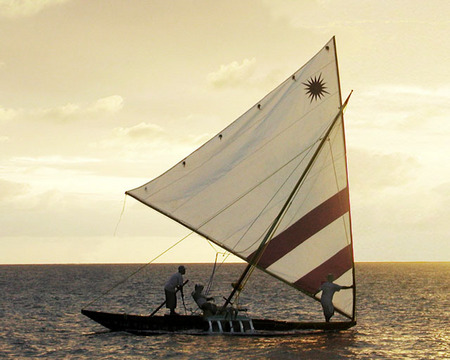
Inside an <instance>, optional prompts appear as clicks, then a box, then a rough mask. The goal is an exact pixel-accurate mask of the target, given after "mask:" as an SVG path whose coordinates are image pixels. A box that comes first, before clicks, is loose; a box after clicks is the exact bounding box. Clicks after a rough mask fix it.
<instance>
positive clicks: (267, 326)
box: [81, 310, 356, 335]
mask: <svg viewBox="0 0 450 360" xmlns="http://www.w3.org/2000/svg"><path fill="white" fill-rule="evenodd" d="M81 313H82V314H83V315H86V316H87V317H89V318H90V319H92V320H94V321H96V322H98V323H99V324H101V325H103V326H104V327H106V328H108V329H110V330H112V331H127V332H131V333H136V334H144V335H150V334H160V333H168V332H183V333H192V334H198V335H199V334H204V335H206V334H209V333H211V331H210V330H211V323H210V322H208V320H207V319H205V318H203V317H202V316H199V315H178V316H169V315H165V316H156V315H155V316H145V315H130V314H115V313H106V312H100V311H91V310H81ZM251 321H252V326H253V328H252V329H249V328H248V327H246V328H244V329H241V331H239V330H237V331H233V330H232V329H231V328H230V327H231V326H233V321H228V320H227V321H222V324H223V326H222V327H223V329H222V331H221V332H220V333H224V334H231V333H232V334H237V335H262V334H273V335H276V334H282V333H285V334H289V333H293V332H296V331H313V330H346V329H349V328H351V327H352V326H355V325H356V322H354V321H348V322H329V323H324V322H289V321H278V320H269V319H251ZM234 326H235V328H236V329H239V327H238V326H239V325H237V324H234Z"/></svg>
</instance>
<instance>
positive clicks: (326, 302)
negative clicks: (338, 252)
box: [319, 274, 353, 322]
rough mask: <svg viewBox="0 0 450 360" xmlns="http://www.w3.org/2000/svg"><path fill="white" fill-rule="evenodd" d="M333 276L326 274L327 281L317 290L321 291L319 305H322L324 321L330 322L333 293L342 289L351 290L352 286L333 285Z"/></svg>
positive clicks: (332, 312) (332, 313)
mask: <svg viewBox="0 0 450 360" xmlns="http://www.w3.org/2000/svg"><path fill="white" fill-rule="evenodd" d="M333 280H334V276H333V274H328V276H327V281H326V282H324V283H323V284H322V285H321V286H320V289H319V290H322V296H321V297H320V303H321V304H322V309H323V314H324V315H325V321H326V322H330V319H331V317H332V316H333V315H334V305H333V296H334V293H335V292H337V291H340V290H342V289H351V288H352V287H353V286H340V285H337V284H334V283H333Z"/></svg>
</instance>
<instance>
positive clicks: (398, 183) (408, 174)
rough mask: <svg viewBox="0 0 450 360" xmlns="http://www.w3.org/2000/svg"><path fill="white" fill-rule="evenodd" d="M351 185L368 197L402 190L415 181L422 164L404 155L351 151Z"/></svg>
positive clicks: (361, 150)
mask: <svg viewBox="0 0 450 360" xmlns="http://www.w3.org/2000/svg"><path fill="white" fill-rule="evenodd" d="M348 156H349V174H350V175H349V176H350V185H351V186H352V188H353V189H354V190H355V192H358V193H359V194H361V196H363V197H366V196H368V195H369V194H370V193H371V194H374V195H375V196H377V195H376V194H379V191H380V190H385V189H389V188H401V187H403V186H405V185H406V184H409V183H411V182H412V181H413V180H414V177H413V176H412V175H413V174H415V173H417V172H420V168H421V164H420V163H419V161H418V160H417V159H416V158H414V157H412V156H409V155H406V154H402V153H390V154H373V153H371V152H370V151H367V150H364V149H354V148H352V149H349V155H348Z"/></svg>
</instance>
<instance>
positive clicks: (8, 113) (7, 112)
mask: <svg viewBox="0 0 450 360" xmlns="http://www.w3.org/2000/svg"><path fill="white" fill-rule="evenodd" d="M18 114H19V111H18V110H14V109H5V108H2V107H0V123H1V122H3V121H10V120H12V119H14V118H15V117H16V116H17V115H18Z"/></svg>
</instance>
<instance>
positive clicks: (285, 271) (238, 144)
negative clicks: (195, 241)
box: [127, 38, 354, 318]
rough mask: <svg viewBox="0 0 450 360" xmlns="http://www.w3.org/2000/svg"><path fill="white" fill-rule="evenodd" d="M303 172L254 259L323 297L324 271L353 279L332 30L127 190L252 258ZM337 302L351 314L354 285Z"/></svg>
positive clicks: (342, 279)
mask: <svg viewBox="0 0 450 360" xmlns="http://www.w3.org/2000/svg"><path fill="white" fill-rule="evenodd" d="M334 120H336V122H335V125H334V126H333V127H332V128H331V129H330V126H331V124H332V123H333V121H334ZM327 131H330V132H329V135H328V136H327V138H326V139H325V141H324V142H322V138H323V136H324V134H326V133H327ZM321 143H323V146H322V147H321V148H320V149H318V147H319V146H320V144H321ZM315 155H316V157H315V158H314V159H313V156H315ZM308 164H310V165H311V166H310V167H308ZM302 176H303V177H304V181H303V182H302V183H301V186H300V188H299V190H298V191H297V192H296V194H295V196H294V198H293V200H292V202H291V204H290V206H289V207H288V209H287V211H286V212H285V213H284V215H283V217H282V219H281V221H280V222H279V224H278V225H277V228H276V231H275V233H274V236H273V237H272V239H271V240H270V241H269V242H268V244H267V247H266V248H265V250H264V252H263V254H262V256H261V258H259V259H257V264H256V265H257V266H258V267H259V268H261V269H263V270H264V271H266V272H267V273H269V274H271V275H273V276H275V277H276V278H278V279H280V280H282V281H285V282H287V283H289V284H290V285H292V286H294V287H296V288H298V289H299V290H301V291H303V292H305V293H307V294H308V295H310V296H312V297H320V293H317V292H318V289H319V287H320V285H321V282H322V281H324V280H325V278H326V276H327V275H328V274H329V273H332V274H333V275H334V277H335V278H336V282H337V283H338V284H342V285H352V284H353V281H354V276H353V250H352V239H351V226H350V212H349V211H350V210H349V194H348V182H347V166H346V155H345V140H344V130H343V119H342V104H341V94H340V86H339V76H338V70H337V59H336V50H335V41H334V38H333V39H331V40H330V41H329V42H328V43H327V44H326V46H325V47H324V48H323V49H322V50H320V51H319V52H318V53H317V54H316V56H314V57H313V58H312V59H311V60H310V61H309V62H308V63H307V64H305V65H304V66H303V67H302V68H300V69H299V70H298V71H297V72H295V74H293V75H292V76H291V77H289V78H288V79H287V80H286V81H284V82H283V83H282V84H281V85H280V86H278V87H277V88H276V89H275V90H273V91H272V92H271V93H269V94H268V95H267V96H266V97H264V98H263V99H262V100H261V101H260V102H259V103H258V104H256V105H255V106H253V107H252V108H251V109H250V110H248V111H247V112H246V113H245V114H243V115H242V116H241V117H239V118H238V119H237V120H236V121H234V122H233V123H231V125H229V126H228V127H227V128H226V129H224V130H223V131H222V132H220V133H219V134H217V136H215V137H214V138H212V139H211V140H210V141H208V142H207V143H206V144H204V145H203V146H202V147H200V148H199V149H197V150H196V151H194V152H193V153H192V154H191V155H189V156H188V157H186V158H185V159H184V160H182V161H181V162H179V163H178V164H176V165H175V166H174V167H173V168H171V169H170V170H168V171H167V172H165V173H164V174H162V175H161V176H159V177H158V178H156V179H154V180H152V181H150V182H148V183H146V184H144V185H142V186H140V187H138V188H136V189H133V190H130V191H128V192H127V194H128V195H130V196H132V197H134V198H136V199H137V200H139V201H141V202H142V203H144V204H146V205H148V206H150V207H152V208H154V209H156V210H158V211H160V212H161V213H163V214H165V215H167V216H169V217H170V218H172V219H174V220H176V221H178V222H180V223H181V224H183V225H185V226H186V227H188V228H190V229H192V230H194V231H196V232H197V233H199V234H201V235H203V236H204V237H206V238H208V239H210V240H211V241H213V242H214V243H216V244H218V245H220V246H222V247H223V248H225V249H227V250H229V251H230V252H232V253H233V254H235V255H237V256H239V257H240V258H242V259H244V260H247V261H251V260H252V258H253V255H254V253H255V251H256V250H257V248H258V246H259V245H260V243H261V241H262V240H263V238H264V236H265V234H266V233H267V231H268V229H269V228H270V226H271V225H272V223H273V222H274V219H275V218H276V217H277V215H278V214H279V213H280V210H281V209H282V208H283V206H284V205H285V203H286V201H287V199H288V197H289V196H290V194H291V193H292V191H293V189H294V187H295V185H296V183H297V182H298V181H299V179H300V178H301V177H302ZM253 261H255V259H254V258H253ZM334 303H335V307H336V309H338V311H340V312H341V313H343V314H344V315H346V316H348V317H350V318H352V317H353V312H354V310H353V309H354V306H353V293H352V291H341V292H340V293H337V294H336V296H335V300H334Z"/></svg>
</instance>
